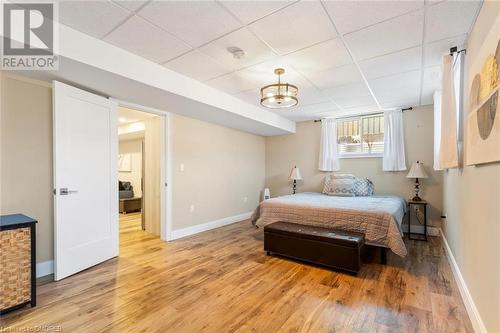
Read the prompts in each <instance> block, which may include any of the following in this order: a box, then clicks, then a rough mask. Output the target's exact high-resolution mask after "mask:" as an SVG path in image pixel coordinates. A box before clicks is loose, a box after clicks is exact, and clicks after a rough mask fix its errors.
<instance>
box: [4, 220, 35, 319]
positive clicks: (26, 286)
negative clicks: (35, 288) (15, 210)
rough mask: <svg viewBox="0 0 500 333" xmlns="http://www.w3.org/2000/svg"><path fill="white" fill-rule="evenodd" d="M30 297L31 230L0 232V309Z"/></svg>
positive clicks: (21, 229) (20, 229) (20, 302)
mask: <svg viewBox="0 0 500 333" xmlns="http://www.w3.org/2000/svg"><path fill="white" fill-rule="evenodd" d="M30 299H31V230H30V228H29V227H28V228H19V229H11V230H3V231H1V232H0V311H2V310H5V309H9V308H11V307H14V306H16V305H19V304H23V303H26V302H29V301H30Z"/></svg>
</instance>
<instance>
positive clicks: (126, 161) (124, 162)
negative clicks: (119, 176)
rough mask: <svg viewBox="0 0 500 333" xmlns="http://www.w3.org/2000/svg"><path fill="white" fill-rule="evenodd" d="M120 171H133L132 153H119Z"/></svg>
mask: <svg viewBox="0 0 500 333" xmlns="http://www.w3.org/2000/svg"><path fill="white" fill-rule="evenodd" d="M118 171H119V172H132V155H130V154H120V155H118Z"/></svg>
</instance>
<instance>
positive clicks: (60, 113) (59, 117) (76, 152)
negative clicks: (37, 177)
mask: <svg viewBox="0 0 500 333" xmlns="http://www.w3.org/2000/svg"><path fill="white" fill-rule="evenodd" d="M53 117H54V119H53V121H54V129H53V131H54V189H55V190H54V194H55V195H54V242H55V253H54V256H55V260H54V263H55V265H54V273H55V279H56V280H60V279H63V278H65V277H67V276H69V275H72V274H75V273H78V272H80V271H82V270H84V269H86V268H89V267H91V266H94V265H96V264H98V263H100V262H103V261H105V260H108V259H110V258H113V257H116V256H117V255H118V232H119V230H118V185H117V183H118V181H117V179H118V171H117V163H118V162H117V157H118V152H117V146H118V131H117V105H116V103H115V102H113V101H111V100H109V99H107V98H104V97H101V96H98V95H95V94H91V93H89V92H86V91H83V90H80V89H77V88H74V87H71V86H68V85H66V84H63V83H60V82H57V81H54V82H53Z"/></svg>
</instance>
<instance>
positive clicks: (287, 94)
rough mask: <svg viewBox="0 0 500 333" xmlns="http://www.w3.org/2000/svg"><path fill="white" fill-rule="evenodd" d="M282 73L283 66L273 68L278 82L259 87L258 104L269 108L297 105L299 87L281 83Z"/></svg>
mask: <svg viewBox="0 0 500 333" xmlns="http://www.w3.org/2000/svg"><path fill="white" fill-rule="evenodd" d="M284 73H285V70H284V69H283V68H276V69H275V70H274V74H276V75H278V83H275V84H270V85H267V86H265V87H262V88H261V89H260V97H261V98H260V105H262V106H264V107H266V108H269V109H282V108H290V107H293V106H295V105H297V103H298V102H299V100H298V98H297V95H298V93H299V88H297V86H294V85H293V84H289V83H281V75H283V74H284Z"/></svg>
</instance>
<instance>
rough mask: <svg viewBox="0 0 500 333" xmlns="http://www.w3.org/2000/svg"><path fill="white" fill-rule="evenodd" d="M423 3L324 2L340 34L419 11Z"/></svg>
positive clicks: (421, 0) (421, 1)
mask: <svg viewBox="0 0 500 333" xmlns="http://www.w3.org/2000/svg"><path fill="white" fill-rule="evenodd" d="M423 6H424V1H423V0H420V1H325V7H326V9H327V11H328V14H330V16H331V17H332V19H333V21H334V22H335V26H336V27H337V29H338V30H339V32H340V33H341V34H346V33H349V32H352V31H355V30H359V29H361V28H364V27H367V26H369V25H373V24H376V23H379V22H382V21H385V20H388V19H390V18H393V17H396V16H400V15H403V14H406V13H408V12H411V11H414V10H417V9H421V8H423Z"/></svg>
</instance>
